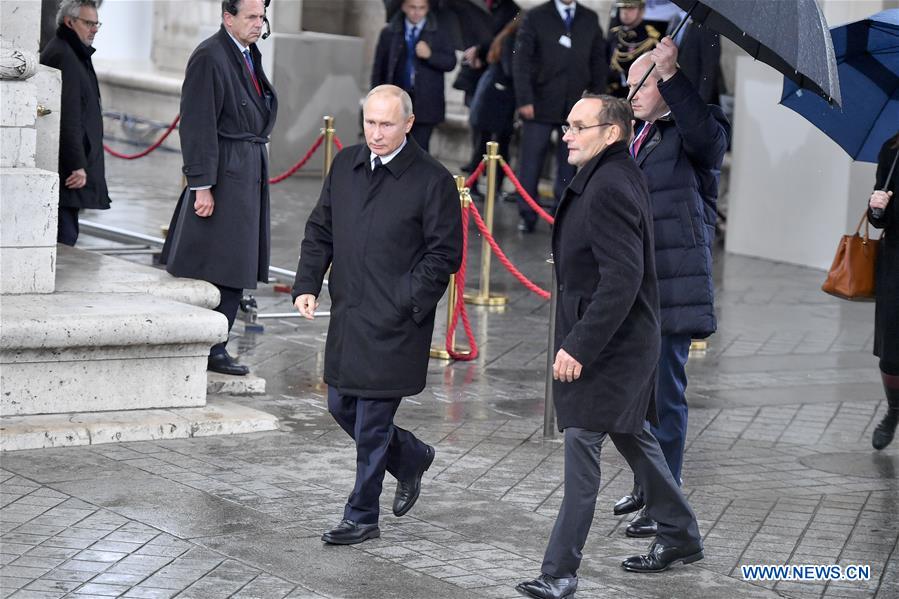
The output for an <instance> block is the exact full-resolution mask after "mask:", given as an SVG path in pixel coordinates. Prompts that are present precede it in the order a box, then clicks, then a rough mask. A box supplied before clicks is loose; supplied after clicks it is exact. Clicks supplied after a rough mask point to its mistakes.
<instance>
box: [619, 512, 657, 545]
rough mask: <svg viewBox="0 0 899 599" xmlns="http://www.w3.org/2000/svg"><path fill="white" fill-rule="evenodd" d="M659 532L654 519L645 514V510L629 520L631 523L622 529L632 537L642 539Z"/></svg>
mask: <svg viewBox="0 0 899 599" xmlns="http://www.w3.org/2000/svg"><path fill="white" fill-rule="evenodd" d="M658 532H659V525H658V524H656V521H655V520H653V519H652V518H650V517H649V516H647V515H646V512H645V511H642V512H640V513H639V514H637V517H636V518H634V519H633V520H631V523H630V524H628V525H627V528H625V529H624V534H626V535H627V536H629V537H631V538H632V539H643V538H646V537H654V536H656V534H658Z"/></svg>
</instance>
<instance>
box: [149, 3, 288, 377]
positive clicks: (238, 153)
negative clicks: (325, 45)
mask: <svg viewBox="0 0 899 599" xmlns="http://www.w3.org/2000/svg"><path fill="white" fill-rule="evenodd" d="M264 16H265V6H264V5H263V1H262V0H224V1H223V2H222V26H221V28H220V29H219V30H218V32H217V33H216V34H215V35H213V36H212V37H210V38H208V39H206V40H205V41H203V42H202V43H201V44H200V45H199V46H197V49H196V50H194V52H193V54H191V57H190V60H188V62H187V71H186V72H185V75H184V85H183V87H182V88H181V154H182V156H183V157H184V166H183V167H182V172H183V173H184V176H185V177H186V178H187V188H186V189H185V190H184V192H183V193H182V194H181V199H180V200H179V201H178V205H177V206H176V208H175V214H174V215H173V217H172V224H171V226H170V227H169V234H168V237H167V238H166V245H165V247H164V248H163V253H162V261H163V263H167V264H168V266H167V270H168V271H169V272H170V273H171V274H173V275H175V276H176V277H190V278H193V279H202V280H204V281H209V282H210V283H213V284H214V285H215V286H216V287H218V289H219V292H220V293H221V303H220V304H219V306H218V307H217V308H216V310H217V311H218V312H221V313H222V314H224V315H225V317H226V318H227V319H228V331H229V332H230V330H231V327H232V326H233V325H234V319H235V317H236V316H237V309H238V307H239V305H240V300H241V298H242V297H243V290H244V289H247V288H250V289H255V288H256V282H257V281H262V282H263V283H265V282H268V267H269V227H270V222H269V192H268V154H267V153H266V148H265V144H267V143H268V141H269V137H268V136H269V134H270V133H271V131H272V127H274V125H275V117H276V115H277V112H278V101H277V98H276V96H275V90H274V89H273V88H272V85H271V83H269V80H268V78H267V77H266V76H265V72H263V70H262V55H261V54H260V53H259V49H258V48H257V47H256V40H258V39H259V36H260V35H261V33H262V23H263V18H264ZM225 343H227V341H226V342H223V343H219V344H217V345H214V346H213V347H212V349H211V350H210V353H209V370H212V371H213V372H220V373H223V374H233V375H244V374H247V372H249V369H248V368H247V367H246V366H244V365H242V364H238V363H236V362H235V361H234V359H233V358H232V357H231V356H230V355H229V354H228V351H227V350H226V349H225Z"/></svg>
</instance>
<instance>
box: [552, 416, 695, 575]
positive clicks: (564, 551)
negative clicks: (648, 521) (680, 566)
mask: <svg viewBox="0 0 899 599" xmlns="http://www.w3.org/2000/svg"><path fill="white" fill-rule="evenodd" d="M607 435H608V436H609V437H611V438H612V442H613V443H614V444H615V447H616V449H618V452H619V453H620V454H621V455H622V457H624V459H625V460H627V463H628V465H629V466H630V467H631V470H633V471H634V476H635V477H636V479H637V482H638V483H639V484H640V486H641V487H643V493H644V496H645V498H646V514H647V515H648V516H649V517H650V518H652V519H653V520H655V521H656V522H658V524H659V532H658V535H657V536H656V541H658V542H659V543H661V544H662V545H666V546H678V545H687V544H693V543H700V542H701V541H702V537H701V536H700V535H699V525H698V524H697V523H696V515H695V514H694V513H693V510H692V509H691V508H690V505H689V504H688V503H687V500H686V498H685V497H684V495H683V493H682V492H681V490H680V487H679V486H678V485H677V483H676V482H675V481H674V478H673V477H672V476H671V471H670V470H669V469H668V463H667V462H666V461H665V456H664V455H663V454H662V450H661V448H660V447H659V442H658V441H656V439H655V437H653V436H652V433H651V432H649V429H648V427H646V428H644V429H643V431H641V432H640V434H637V435H633V434H622V433H597V432H593V431H588V430H585V429H582V428H574V427H569V428H566V429H565V497H564V498H563V499H562V507H560V508H559V515H558V517H557V518H556V524H555V526H554V527H553V531H552V534H551V535H550V537H549V544H548V545H547V547H546V554H545V555H544V557H543V567H542V571H543V573H544V574H549V575H550V576H555V577H557V578H572V577H574V576H576V575H577V570H578V567H579V566H580V565H581V557H582V553H581V552H582V550H583V549H584V543H586V541H587V535H588V534H589V532H590V525H591V524H593V512H594V511H595V509H596V495H597V493H598V492H599V481H600V471H599V455H600V451H601V450H602V443H603V441H604V440H605V438H606V436H607Z"/></svg>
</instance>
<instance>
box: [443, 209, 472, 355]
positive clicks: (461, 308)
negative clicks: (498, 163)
mask: <svg viewBox="0 0 899 599" xmlns="http://www.w3.org/2000/svg"><path fill="white" fill-rule="evenodd" d="M468 216H469V214H468V210H463V211H462V265H461V266H460V267H459V272H457V273H456V305H455V307H454V308H453V318H452V321H451V322H450V326H449V328H448V329H447V330H446V351H447V353H449V355H450V357H451V358H452V359H454V360H460V361H462V362H470V361H471V360H474V359H476V358H477V357H478V344H477V342H476V341H475V338H474V333H473V332H472V330H471V322H470V321H469V320H468V312H467V311H466V310H465V298H464V297H463V295H464V293H465V270H466V265H467V264H468ZM460 317H461V318H462V327H463V328H464V329H465V337H466V338H467V339H468V347H469V348H471V350H470V353H467V354H460V353H458V352H455V351H453V332H454V331H455V330H456V325H457V324H458V322H459V318H460Z"/></svg>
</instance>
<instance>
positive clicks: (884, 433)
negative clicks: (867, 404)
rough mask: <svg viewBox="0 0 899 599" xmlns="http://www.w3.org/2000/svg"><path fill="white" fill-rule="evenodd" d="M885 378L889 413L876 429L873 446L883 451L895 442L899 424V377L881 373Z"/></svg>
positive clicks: (872, 439) (872, 441) (884, 388)
mask: <svg viewBox="0 0 899 599" xmlns="http://www.w3.org/2000/svg"><path fill="white" fill-rule="evenodd" d="M880 376H881V378H883V390H884V391H885V392H886V396H887V413H886V416H884V417H883V420H881V421H880V424H878V425H877V427H876V428H875V429H874V434H873V435H872V436H871V445H873V446H874V449H883V448H884V447H886V446H887V445H889V444H890V443H891V442H892V441H893V437H894V436H895V435H896V425H897V424H899V376H896V375H890V374H887V373H885V372H881V373H880Z"/></svg>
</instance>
